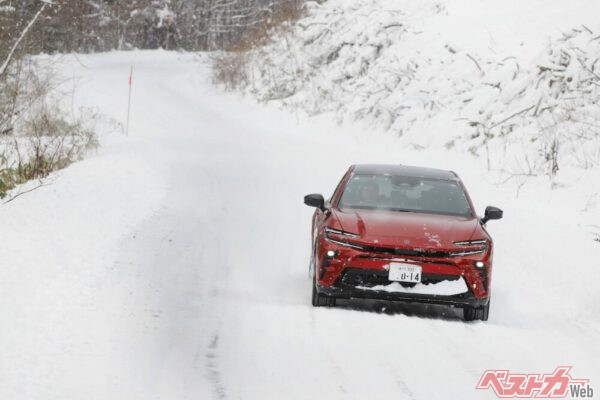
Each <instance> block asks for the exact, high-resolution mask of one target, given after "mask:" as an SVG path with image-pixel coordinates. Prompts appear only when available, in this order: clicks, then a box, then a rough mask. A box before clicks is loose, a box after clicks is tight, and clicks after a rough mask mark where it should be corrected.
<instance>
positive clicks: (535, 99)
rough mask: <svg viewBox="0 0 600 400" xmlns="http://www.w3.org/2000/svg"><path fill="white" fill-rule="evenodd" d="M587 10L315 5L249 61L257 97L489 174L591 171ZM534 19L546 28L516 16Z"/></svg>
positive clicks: (595, 151) (598, 40)
mask: <svg viewBox="0 0 600 400" xmlns="http://www.w3.org/2000/svg"><path fill="white" fill-rule="evenodd" d="M567 7H568V8H567ZM586 7H587V8H589V9H590V10H589V11H590V12H591V14H596V13H597V12H598V11H600V6H599V5H598V4H592V3H590V2H586V1H577V2H575V3H573V4H569V5H567V6H564V5H558V4H553V5H548V4H547V2H546V3H542V2H540V1H529V2H522V3H521V4H516V3H510V4H506V5H502V6H499V5H494V4H493V3H492V2H489V1H488V2H482V4H478V5H474V4H472V2H466V1H460V2H440V1H426V2H418V4H414V2H409V1H390V0H387V1H386V0H384V1H376V2H373V1H363V0H343V1H341V0H332V1H328V2H325V3H324V4H322V5H319V4H316V3H310V4H309V6H308V9H309V12H308V16H307V17H306V18H304V19H302V20H301V21H299V22H298V23H297V24H296V25H295V26H294V27H293V28H292V29H289V27H285V29H283V30H282V31H281V32H279V33H277V34H274V35H273V37H274V38H275V40H274V41H273V42H272V43H271V44H269V45H268V46H266V47H264V48H260V49H258V50H256V51H255V52H254V54H253V57H250V58H249V60H250V61H249V64H248V71H247V76H248V77H249V79H248V80H247V86H246V88H245V89H246V90H247V91H248V92H249V93H251V94H252V95H254V96H256V97H257V98H258V99H260V100H262V101H268V102H274V103H277V104H280V105H283V106H287V107H291V108H294V109H301V110H304V111H306V112H307V113H308V114H310V115H314V114H321V113H327V114H328V115H332V116H333V117H334V118H335V119H336V120H337V121H338V122H356V121H360V122H363V123H364V125H363V126H365V127H369V129H373V128H379V129H383V130H389V131H391V132H393V133H395V134H397V135H398V136H404V137H405V138H406V139H407V141H408V142H409V143H411V144H413V145H414V147H416V148H422V147H424V146H428V145H431V144H438V145H445V146H446V147H453V146H458V147H459V148H460V149H462V150H469V151H470V152H471V153H472V154H474V155H482V156H484V158H485V159H486V162H487V164H488V167H489V168H502V167H503V164H505V163H506V162H507V159H510V163H511V170H512V172H518V173H527V174H539V173H547V174H549V175H554V174H555V173H556V172H557V171H558V169H559V168H561V167H562V166H566V165H569V166H576V167H580V168H590V167H592V166H594V165H597V164H598V163H599V162H600V141H599V139H598V138H599V135H598V131H599V126H600V120H599V118H598V115H599V113H598V111H600V108H599V107H598V101H599V100H600V91H599V86H600V62H599V59H600V26H598V25H597V23H596V24H595V25H589V27H588V26H587V25H584V24H582V22H588V21H587V18H586V17H584V16H582V14H583V13H582V12H581V10H584V9H586ZM549 9H550V10H555V11H556V13H555V15H552V16H551V17H548V18H546V19H543V17H544V13H546V14H547V13H548V10H549ZM574 10H575V11H574ZM594 10H595V12H593V11H594ZM528 13H529V14H531V17H532V18H536V19H541V20H543V21H546V22H545V23H540V22H537V21H536V20H532V19H529V18H526V20H525V21H520V20H519V19H518V18H516V17H517V16H524V17H526V16H527V15H529V14H528ZM574 13H579V16H578V18H571V17H572V15H573V14H574ZM511 24H515V29H514V30H513V31H508V30H507V27H508V29H510V27H511V26H512V25H511ZM521 24H528V25H531V26H530V27H529V26H523V25H521ZM480 25H483V27H482V29H479V26H480ZM482 30H483V31H487V32H488V35H489V38H488V37H486V38H483V39H481V36H482V35H481V31H482ZM286 32H290V33H286Z"/></svg>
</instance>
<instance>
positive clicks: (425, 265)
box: [316, 240, 492, 307]
mask: <svg viewBox="0 0 600 400" xmlns="http://www.w3.org/2000/svg"><path fill="white" fill-rule="evenodd" d="M331 250H333V251H334V253H335V256H334V257H329V256H327V252H328V251H331ZM317 257H318V260H317V271H316V272H317V290H318V291H319V292H320V293H323V294H326V295H330V296H335V297H339V298H366V299H380V300H391V301H406V302H419V303H430V304H445V305H456V306H462V307H464V306H475V307H479V306H485V305H486V304H487V303H488V302H489V297H490V292H489V286H490V278H491V262H492V252H491V251H489V252H488V253H486V254H483V255H475V256H473V255H471V256H464V257H463V256H461V257H417V256H403V257H397V256H392V255H389V254H381V253H373V252H365V251H362V250H358V249H352V248H348V247H345V246H340V245H338V244H336V243H332V242H330V241H327V240H324V241H322V242H321V243H320V245H319V251H318V252H317ZM476 261H483V262H484V263H485V268H476V267H475V262H476ZM392 262H402V263H411V264H416V265H419V266H421V268H422V280H421V281H422V283H421V284H419V285H422V287H421V289H423V288H425V289H426V290H411V289H412V288H411V287H410V286H411V284H405V283H398V282H391V281H389V280H388V271H387V266H388V264H390V263H392ZM459 280H460V282H461V284H463V282H464V284H463V287H464V290H463V291H450V292H448V291H445V290H441V291H437V290H429V289H433V288H437V287H438V286H437V284H439V283H443V284H442V285H440V287H441V286H444V284H446V283H448V282H455V283H456V282H458V281H459ZM412 285H413V286H414V284H412ZM394 288H397V289H400V290H393V289H394ZM415 289H419V288H418V287H417V288H415Z"/></svg>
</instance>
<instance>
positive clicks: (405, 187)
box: [338, 174, 472, 217]
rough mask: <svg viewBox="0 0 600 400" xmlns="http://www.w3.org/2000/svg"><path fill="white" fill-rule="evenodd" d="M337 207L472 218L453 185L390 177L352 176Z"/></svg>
mask: <svg viewBox="0 0 600 400" xmlns="http://www.w3.org/2000/svg"><path fill="white" fill-rule="evenodd" d="M338 207H339V208H360V209H381V210H392V211H404V212H423V213H433V214H448V215H460V216H465V217H466V216H471V215H472V213H471V207H470V206H469V202H468V201H467V197H466V195H465V193H464V191H463V190H462V187H461V186H460V185H459V184H458V183H457V182H453V181H445V180H435V179H426V178H417V177H405V176H392V175H363V174H360V175H353V176H352V177H351V178H350V180H349V181H348V183H347V184H346V187H345V189H344V193H343V194H342V197H341V198H340V201H339V204H338Z"/></svg>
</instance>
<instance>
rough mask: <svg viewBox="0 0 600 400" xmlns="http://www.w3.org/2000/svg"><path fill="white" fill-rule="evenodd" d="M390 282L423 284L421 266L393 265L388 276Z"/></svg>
mask: <svg viewBox="0 0 600 400" xmlns="http://www.w3.org/2000/svg"><path fill="white" fill-rule="evenodd" d="M388 279H389V280H390V281H395V282H411V283H420V282H421V266H419V265H414V264H402V263H391V264H390V271H389V275H388Z"/></svg>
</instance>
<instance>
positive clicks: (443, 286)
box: [357, 278, 469, 296]
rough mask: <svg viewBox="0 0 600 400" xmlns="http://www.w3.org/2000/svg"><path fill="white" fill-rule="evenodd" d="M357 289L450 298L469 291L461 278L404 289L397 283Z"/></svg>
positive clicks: (418, 284) (419, 284)
mask: <svg viewBox="0 0 600 400" xmlns="http://www.w3.org/2000/svg"><path fill="white" fill-rule="evenodd" d="M357 288H358V289H362V290H373V291H376V292H388V293H414V294H434V295H438V296H452V295H455V294H461V293H465V292H468V291H469V289H468V288H467V285H466V283H465V281H464V279H462V278H460V279H457V280H454V281H442V282H438V283H430V284H423V283H417V284H416V285H415V286H413V287H404V286H402V285H401V284H400V283H399V282H392V283H390V284H388V285H377V286H357Z"/></svg>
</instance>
